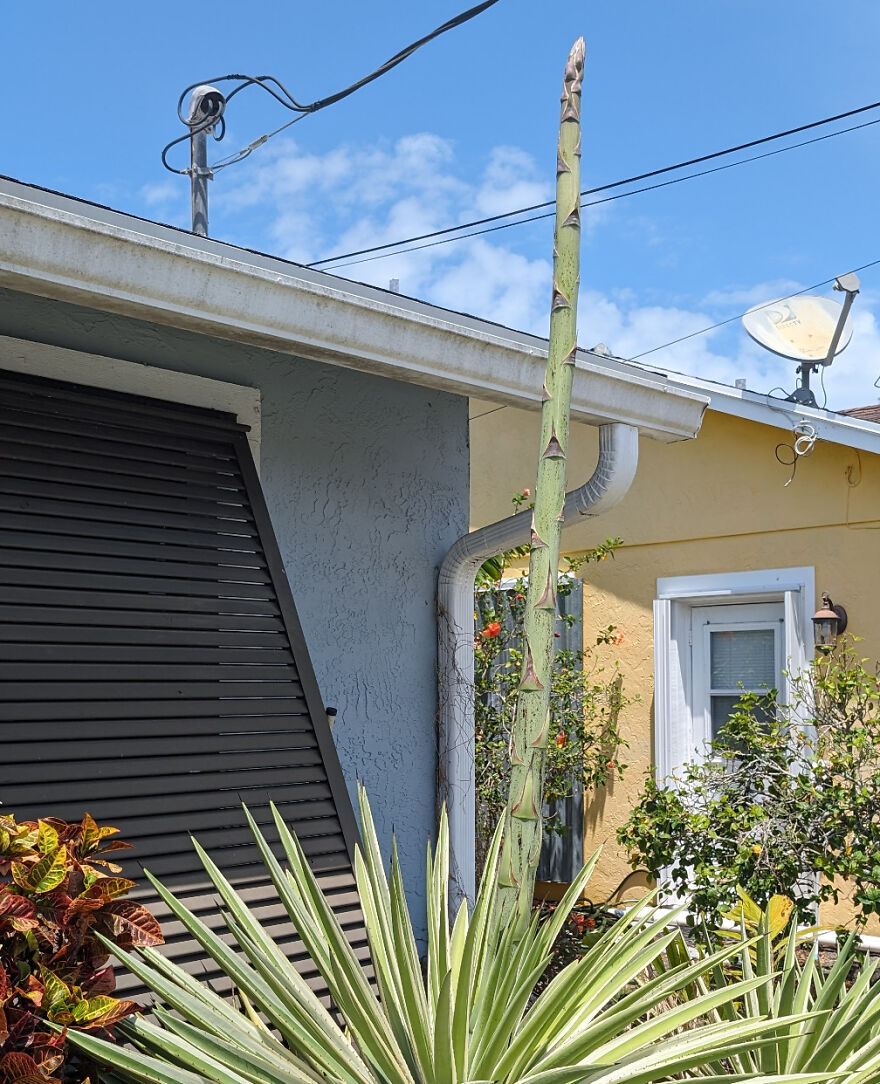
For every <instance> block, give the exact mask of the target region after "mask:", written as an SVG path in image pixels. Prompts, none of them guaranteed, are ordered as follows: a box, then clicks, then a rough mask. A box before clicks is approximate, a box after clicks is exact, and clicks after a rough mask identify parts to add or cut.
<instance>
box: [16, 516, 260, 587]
mask: <svg viewBox="0 0 880 1084" xmlns="http://www.w3.org/2000/svg"><path fill="white" fill-rule="evenodd" d="M10 528H11V525H10V523H9V520H8V519H7V520H6V521H5V529H4V531H3V533H2V535H0V547H2V552H3V554H4V555H5V554H6V553H8V552H9V551H11V550H19V551H20V552H22V553H27V552H29V551H32V550H39V551H40V552H41V553H43V554H49V553H53V554H63V555H64V556H66V557H69V556H73V555H77V556H78V555H80V554H85V555H86V556H88V557H92V558H95V559H97V560H102V561H106V560H107V559H108V558H109V559H114V558H117V559H118V558H123V557H129V558H134V557H136V558H143V559H145V560H146V561H166V562H182V563H185V564H186V565H187V567H189V568H192V569H193V572H192V575H196V576H197V575H200V573H199V572H198V570H197V566H198V565H208V566H209V568H210V569H211V570H213V571H214V572H216V569H217V568H218V567H219V568H221V569H225V568H226V567H227V565H228V566H229V567H230V568H232V569H248V570H251V569H259V570H260V571H262V570H264V569H265V568H266V562H265V560H264V559H263V558H262V556H261V555H260V554H259V553H257V552H255V551H254V552H247V551H242V550H229V551H228V552H224V551H223V550H219V549H217V547H216V545H214V546H213V548H211V549H207V548H205V549H197V548H195V547H187V546H175V545H172V544H171V543H170V542H168V541H166V540H164V539H163V540H161V541H159V542H156V543H149V542H148V543H138V542H125V541H123V540H121V539H118V538H106V537H105V536H104V532H103V531H100V530H99V531H97V533H98V534H99V535H100V537H97V538H96V537H85V538H80V537H76V536H72V535H69V534H68V535H64V534H57V535H55V534H52V535H46V534H39V533H37V532H34V531H14V530H11V529H10ZM66 567H70V566H69V565H68V566H66ZM261 582H265V581H261Z"/></svg>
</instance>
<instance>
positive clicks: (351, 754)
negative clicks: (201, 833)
mask: <svg viewBox="0 0 880 1084" xmlns="http://www.w3.org/2000/svg"><path fill="white" fill-rule="evenodd" d="M0 334H4V335H10V336H14V337H16V338H21V339H32V340H36V341H39V342H44V343H49V344H52V345H55V346H62V347H66V348H68V349H72V350H81V351H85V352H88V353H93V354H102V355H106V356H109V357H115V358H120V359H122V360H127V361H136V362H141V363H145V364H149V365H155V366H159V367H162V368H166V369H173V370H177V371H180V372H187V373H194V374H197V375H201V376H207V377H213V378H214V379H217V380H227V381H231V382H234V383H237V384H246V385H250V386H256V387H259V388H260V389H261V392H262V404H263V430H262V449H261V476H262V481H263V487H264V490H265V494H266V500H267V503H268V505H269V511H270V513H271V515H272V520H273V523H274V525H275V531H276V533H277V536H278V542H279V545H280V548H281V552H282V555H283V557H284V560H285V564H286V567H287V572H288V576H289V579H290V584H291V588H292V590H293V596H294V599H295V602H296V606H297V609H298V611H299V615H300V619H301V621H302V624H303V628H304V630H305V635H306V640H307V642H308V645H309V650H310V653H311V657H312V661H313V663H314V666H315V670H316V673H317V677H318V683H319V685H320V688H321V693H322V695H323V698H324V703H325V704H330V705H333V706H335V707H338V709H339V716H338V719H337V723H336V728H335V731H334V737H335V740H336V745H337V748H338V750H339V755H340V759H341V761H342V767H343V770H344V772H345V775H346V779H347V780H348V784H349V789H350V791H351V792H352V794H353V788H354V781H355V778H356V776H360V778H361V779H362V780H363V781H364V782H365V784H366V786H367V789H368V793H369V794H370V797H371V802H372V804H373V807H374V813H375V816H376V820H377V824H378V826H379V828H380V831H381V833H382V836H383V841H384V842H385V843H386V844H387V843H388V841H389V838H390V832H391V828H392V826H393V827H394V830H395V831H396V833H397V838H398V845H399V848H400V852H401V858H402V861H403V864H404V871H405V876H406V883H407V889H408V892H409V895H410V899H411V901H412V903H413V905H414V916H415V917H417V918H418V917H420V916H421V915H422V914H423V911H424V907H423V902H422V901H423V899H424V850H425V844H426V841H427V839H428V836H429V835H430V834H431V832H432V829H433V822H434V781H435V768H436V725H435V717H436V677H435V664H436V620H435V588H436V575H437V568H438V566H439V564H440V562H441V561H442V559H443V557H444V555H445V554H446V551H447V550H448V549H449V547H450V546H451V545H452V543H453V542H454V541H455V540H456V539H457V538H458V537H459V535H461V534H463V533H464V531H465V530H467V526H468V485H469V481H468V471H469V463H468V449H467V400H466V399H464V398H461V397H458V396H452V395H448V394H445V393H441V392H435V391H430V390H428V389H424V388H419V387H416V386H413V385H407V384H402V383H398V382H396V381H390V380H384V379H382V378H379V377H374V376H368V375H364V374H361V373H355V372H350V371H348V370H345V369H340V368H336V367H333V366H328V365H322V364H319V363H315V362H311V361H306V360H303V359H299V358H292V357H288V356H286V355H283V354H277V353H273V352H270V351H266V350H258V349H254V348H250V347H243V346H240V345H238V344H235V343H230V342H225V341H222V340H213V339H206V338H203V337H201V336H197V335H194V334H191V333H188V332H184V331H177V330H174V329H169V328H165V327H160V326H157V325H154V324H149V323H144V322H140V321H135V320H129V319H126V318H123V317H119V316H115V315H112V314H107V313H102V312H97V311H94V310H91V309H84V308H79V307H77V306H73V305H67V304H62V303H58V302H54V301H48V300H46V299H43V298H39V297H32V296H26V295H19V294H14V293H12V292H10V291H5V290H0ZM0 367H2V358H0Z"/></svg>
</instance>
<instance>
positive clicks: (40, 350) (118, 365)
mask: <svg viewBox="0 0 880 1084" xmlns="http://www.w3.org/2000/svg"><path fill="white" fill-rule="evenodd" d="M4 369H5V370H7V371H9V372H15V373H27V374H29V375H31V376H45V377H50V378H51V379H53V380H69V381H70V382H71V383H74V384H83V385H84V386H86V387H90V388H103V389H105V390H106V391H121V392H128V393H129V394H131V395H144V396H147V397H148V398H150V399H159V400H162V399H164V400H165V401H166V402H169V403H182V404H183V405H185V406H196V407H205V408H207V409H209V410H222V411H225V412H226V413H227V414H234V415H235V416H236V418H237V419H238V420H239V421H240V422H241V423H242V425H247V426H249V432H248V442H249V443H250V446H251V452H252V454H253V457H254V462H255V463H256V465H257V470H259V468H260V438H261V433H260V424H261V415H260V389H259V388H249V387H246V386H245V385H243V384H228V383H226V381H224V380H212V379H211V378H210V377H206V376H194V375H193V374H192V373H178V372H176V371H175V370H173V369H162V368H159V367H158V366H156V365H143V364H141V363H139V362H133V361H120V360H119V359H118V358H108V357H103V356H101V355H98V354H85V353H82V352H81V351H79V350H67V349H65V348H64V347H60V346H49V345H47V344H46V343H36V342H31V341H29V340H28V339H13V338H10V337H9V336H6V335H0V370H4Z"/></svg>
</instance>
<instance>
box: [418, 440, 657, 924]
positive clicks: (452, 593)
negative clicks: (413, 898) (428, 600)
mask: <svg viewBox="0 0 880 1084" xmlns="http://www.w3.org/2000/svg"><path fill="white" fill-rule="evenodd" d="M638 459H639V431H638V429H637V428H636V427H635V426H633V425H626V424H624V423H622V422H612V423H608V424H606V425H601V426H599V459H598V461H597V463H596V469H595V470H594V471H593V474H592V476H591V477H590V479H589V481H587V482H585V483H584V484H583V485H582V486H580V487H579V488H578V489H575V490H572V491H571V492H570V493H569V494H567V496H566V498H565V508H564V515H565V518H566V520H569V518H570V517H572V518H573V517H574V516H575V514H577V515H581V516H600V515H603V514H604V513H605V512H607V511H608V510H609V509H611V508H613V507H614V505H616V504H617V502H618V501H619V500H620V499H621V498H622V497H623V496H624V495H625V494H626V492H627V491H628V490H629V487H630V485H631V484H632V480H633V478H634V477H635V473H636V467H637V465H638ZM531 522H532V513H531V511H523V512H518V513H517V514H516V515H514V516H509V517H508V518H507V519H503V520H501V521H499V522H498V523H492V524H489V525H488V526H487V527H481V528H480V529H479V530H477V531H472V532H470V534H466V535H464V536H463V537H462V538H460V539H459V540H458V541H457V542H456V543H455V545H454V546H453V547H452V549H450V551H449V553H448V554H447V555H446V559H445V560H444V562H443V564H442V566H441V568H440V578H439V583H438V588H437V606H438V614H439V617H438V630H439V642H438V660H437V661H438V686H439V701H440V703H439V721H438V731H439V734H438V741H439V751H438V757H439V781H438V799H439V801H440V802H445V803H446V808H447V811H448V814H449V850H450V866H451V877H452V884H451V886H450V887H451V891H452V896H453V904H454V905H455V904H457V903H458V902H460V901H461V900H462V899H468V900H470V901H471V902H473V900H474V896H475V893H476V882H475V873H474V852H475V816H476V808H475V783H474V582H475V580H476V576H477V572H478V571H479V569H480V566H481V565H482V564H483V562H484V561H487V560H488V559H489V558H490V557H494V556H495V555H496V554H498V553H503V552H504V551H505V550H509V549H512V548H513V547H514V546H521V545H525V544H526V543H527V542H528V541H529V535H530V528H531ZM566 525H568V524H566Z"/></svg>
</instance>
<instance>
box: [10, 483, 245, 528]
mask: <svg viewBox="0 0 880 1084" xmlns="http://www.w3.org/2000/svg"><path fill="white" fill-rule="evenodd" d="M52 474H53V475H55V474H58V475H60V476H61V478H62V479H63V477H64V472H63V471H57V472H56V471H53V472H52ZM0 493H4V494H6V495H7V496H9V497H14V496H17V495H19V494H24V495H26V496H27V497H28V499H29V500H31V501H33V500H35V499H36V498H42V499H44V500H62V501H72V502H74V503H76V504H89V505H96V506H98V507H101V506H106V505H109V506H110V507H111V508H112V509H113V510H114V511H115V510H116V509H124V510H126V511H127V510H135V511H136V510H143V511H148V512H154V513H157V514H156V515H155V516H154V518H155V519H156V520H157V521H159V520H160V519H163V518H164V517H165V516H166V515H167V516H171V515H174V514H177V517H178V521H179V522H180V523H181V524H182V525H183V526H186V520H185V517H186V516H187V515H188V514H189V513H190V512H191V513H192V515H193V519H198V518H199V517H208V516H210V517H213V518H214V519H217V520H229V521H235V520H239V521H241V522H242V523H250V521H251V517H250V515H249V514H248V512H247V511H246V508H245V505H244V504H243V503H242V502H241V500H240V498H239V499H238V500H237V499H236V497H235V495H232V494H231V495H230V497H229V499H228V500H225V501H224V500H221V499H214V500H209V499H207V498H204V499H198V500H194V501H192V502H191V501H190V499H189V498H188V497H185V496H170V495H169V496H165V495H163V494H161V493H155V494H154V493H148V492H144V493H139V492H137V491H135V490H132V489H128V488H125V487H124V486H123V485H122V482H121V480H120V481H119V484H118V485H117V486H116V487H115V488H113V487H111V486H109V485H108V486H107V487H106V488H104V487H101V486H94V485H88V484H87V482H86V481H85V480H83V481H82V482H81V483H70V482H65V481H63V480H62V481H60V482H55V481H52V480H44V479H42V478H19V477H16V476H14V475H11V474H8V473H4V474H2V475H0ZM181 516H182V517H184V519H181Z"/></svg>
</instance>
